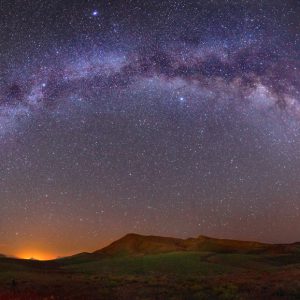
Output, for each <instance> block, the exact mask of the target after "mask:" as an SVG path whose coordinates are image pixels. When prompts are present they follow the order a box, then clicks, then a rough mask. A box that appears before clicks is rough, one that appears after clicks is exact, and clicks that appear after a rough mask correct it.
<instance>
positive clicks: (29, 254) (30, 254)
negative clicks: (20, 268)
mask: <svg viewBox="0 0 300 300" xmlns="http://www.w3.org/2000/svg"><path fill="white" fill-rule="evenodd" d="M16 256H17V257H18V258H21V259H29V260H30V259H32V260H51V259H55V258H56V256H55V255H53V254H50V253H47V252H42V251H37V250H25V251H24V252H20V253H18V254H17V255H16Z"/></svg>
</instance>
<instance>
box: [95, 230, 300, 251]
mask: <svg viewBox="0 0 300 300" xmlns="http://www.w3.org/2000/svg"><path fill="white" fill-rule="evenodd" d="M298 244H299V243H294V244H265V243H259V242H249V241H237V240H228V239H216V238H210V237H207V236H199V237H197V238H188V239H179V238H171V237H161V236H145V235H139V234H133V233H131V234H127V235H125V236H124V237H122V238H121V239H119V240H117V241H115V242H113V243H112V244H110V245H109V246H107V247H105V248H103V249H101V250H98V251H95V252H94V253H93V254H97V255H109V256H114V255H148V254H159V253H169V252H181V251H190V252H195V251H196V252H197V251H206V252H218V253H244V254H247V253H249V254H250V253H252V254H262V253H266V254H272V253H273V254H280V253H282V254H283V253H291V252H295V251H298V249H299V245H298Z"/></svg>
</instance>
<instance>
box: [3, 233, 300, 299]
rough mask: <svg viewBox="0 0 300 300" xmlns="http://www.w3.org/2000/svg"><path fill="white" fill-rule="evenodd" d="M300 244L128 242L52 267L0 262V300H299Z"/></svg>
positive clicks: (50, 263) (173, 240) (131, 237)
mask: <svg viewBox="0 0 300 300" xmlns="http://www.w3.org/2000/svg"><path fill="white" fill-rule="evenodd" d="M299 297H300V243H294V244H282V245H271V244H263V243H257V242H244V241H234V240H221V239H213V238H209V237H204V236H199V237H198V238H190V239H185V240H183V239H177V238H166V237H158V236H143V235H137V234H128V235H126V236H124V237H123V238H121V239H119V240H117V241H116V242H114V243H112V244H111V245H109V246H108V247H105V248H103V249H101V250H99V251H96V252H94V253H80V254H77V255H74V256H71V257H66V258H60V259H56V260H52V261H37V260H34V259H31V260H21V259H16V258H8V257H4V256H2V257H1V258H0V299H1V300H2V299H3V300H6V299H20V300H21V299H22V300H27V299H33V300H35V299H149V300H150V299H174V300H175V299H187V300H189V299H295V300H296V299H299Z"/></svg>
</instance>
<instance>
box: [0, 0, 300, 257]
mask: <svg viewBox="0 0 300 300" xmlns="http://www.w3.org/2000/svg"><path fill="white" fill-rule="evenodd" d="M299 55H300V3H299V1H297V0H294V1H293V0H288V1H281V0H280V1H277V0H273V1H225V0H224V1H217V0H216V1H213V0H211V1H182V0H178V1H171V0H169V1H161V0H160V1H156V0H154V1H142V0H140V1H134V0H132V1H129V0H124V1H59V0H51V1H39V0H37V1H33V0H32V1H25V0H23V1H21V0H19V1H17V0H13V1H2V2H1V3H0V66H1V68H0V166H1V168H0V201H1V206H0V253H6V254H12V255H17V256H21V257H27V256H28V257H30V256H32V255H36V256H39V255H40V256H41V255H42V256H43V257H47V258H52V257H56V256H61V255H68V254H72V253H76V252H79V251H82V250H85V251H91V250H96V249H99V248H100V247H102V246H104V245H106V244H107V243H108V242H110V241H112V240H115V239H116V238H118V237H120V236H122V235H124V234H126V233H128V232H137V233H141V234H157V235H164V236H166V235H167V236H178V237H189V236H197V235H199V234H204V235H208V236H214V237H220V238H221V237H223V238H234V239H243V240H258V241H263V242H277V243H284V242H294V241H296V240H299V239H300V62H299ZM41 253H42V254H41Z"/></svg>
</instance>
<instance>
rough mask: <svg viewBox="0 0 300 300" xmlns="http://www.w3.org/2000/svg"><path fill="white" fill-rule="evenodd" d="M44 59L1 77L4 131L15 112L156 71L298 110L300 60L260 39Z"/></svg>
mask: <svg viewBox="0 0 300 300" xmlns="http://www.w3.org/2000/svg"><path fill="white" fill-rule="evenodd" d="M40 64H41V66H40V67H39V68H36V71H34V72H32V73H31V74H30V75H29V76H26V77H25V76H23V75H22V71H23V70H22V69H24V67H20V69H19V72H18V76H17V78H16V79H14V80H11V79H10V82H6V83H4V84H2V86H1V98H0V100H1V103H0V108H1V110H0V117H1V122H2V129H3V130H4V131H5V129H6V126H7V125H10V126H11V125H12V123H14V121H15V119H16V118H18V117H21V116H27V117H28V116H30V115H31V113H32V112H34V111H39V110H45V109H46V110H55V109H57V107H58V104H59V103H61V102H68V101H69V100H70V98H72V99H79V100H80V101H88V100H87V99H89V98H91V97H92V95H93V91H97V93H98V97H99V94H100V97H101V92H105V91H107V90H111V89H113V90H118V89H119V90H122V89H126V88H128V87H132V86H133V87H134V86H138V85H137V83H139V82H142V81H143V80H148V79H151V78H154V79H155V80H156V81H157V80H158V81H159V82H160V84H159V85H157V86H156V87H157V89H159V88H162V86H163V85H164V84H166V85H167V84H169V85H173V88H174V91H176V90H178V89H180V88H181V87H182V86H184V88H185V90H187V91H188V90H189V88H190V89H193V90H195V89H196V90H199V91H205V92H206V93H210V94H211V95H213V94H215V95H216V97H221V98H222V97H224V98H226V97H227V98H228V97H229V98H231V101H232V102H234V103H235V102H236V103H237V104H238V105H241V104H243V103H247V104H249V105H251V106H254V107H255V108H257V109H264V110H270V109H274V108H275V109H276V107H277V109H279V110H283V111H285V112H288V114H289V115H290V117H293V118H298V117H299V114H300V107H299V101H298V100H299V90H300V82H299V81H300V79H299V78H300V76H299V63H297V61H296V60H293V55H292V53H288V52H285V51H283V50H279V49H278V48H276V47H274V46H272V45H264V44H263V43H262V41H260V42H259V41H247V42H245V44H243V43H242V44H241V45H240V46H239V47H237V46H236V45H232V46H231V47H228V46H227V44H226V45H224V44H222V43H215V44H211V45H209V44H208V45H206V44H204V45H203V44H199V45H194V44H187V43H182V42H177V43H173V44H170V45H169V46H168V47H166V46H165V45H164V47H162V46H160V45H155V46H151V45H149V46H145V47H144V48H143V49H134V50H132V51H131V52H128V51H127V52H125V51H124V53H121V54H120V51H119V52H104V51H100V50H99V52H97V51H94V53H93V54H92V55H91V54H89V55H85V54H84V53H82V54H81V56H80V55H79V57H78V56H77V57H76V58H74V59H73V60H72V59H70V58H69V59H63V58H62V59H61V64H60V65H57V64H54V65H51V60H50V61H49V62H44V61H41V62H40ZM33 69H34V68H33ZM179 81H180V82H181V83H180V84H178V82H179ZM74 95H75V96H76V97H75V96H74ZM198 97H201V96H199V95H198ZM202 97H203V95H202ZM195 101H197V99H195ZM8 127H9V126H8Z"/></svg>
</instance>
